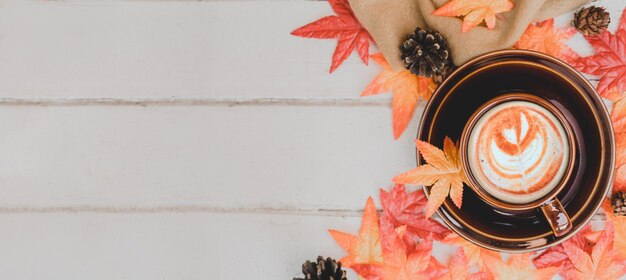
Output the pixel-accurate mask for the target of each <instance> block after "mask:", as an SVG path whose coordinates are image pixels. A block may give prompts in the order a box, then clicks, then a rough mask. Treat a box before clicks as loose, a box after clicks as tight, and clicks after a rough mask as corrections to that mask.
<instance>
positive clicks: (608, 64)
mask: <svg viewBox="0 0 626 280" xmlns="http://www.w3.org/2000/svg"><path fill="white" fill-rule="evenodd" d="M585 39H586V40H587V42H589V44H591V46H592V47H593V48H594V49H595V51H596V53H595V54H594V55H590V56H587V57H582V58H579V59H577V60H575V61H574V62H573V63H572V65H573V66H574V67H576V69H578V70H579V71H581V72H584V73H587V74H591V75H595V76H599V77H600V82H599V83H598V88H597V89H598V92H599V93H600V95H601V96H605V95H606V94H607V93H609V91H610V90H612V89H613V88H616V89H617V90H619V91H624V90H626V10H624V12H623V13H622V18H621V19H620V23H619V26H618V28H617V31H616V32H615V34H611V32H609V31H607V30H604V32H602V34H600V35H598V36H585Z"/></svg>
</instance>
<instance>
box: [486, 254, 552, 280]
mask: <svg viewBox="0 0 626 280" xmlns="http://www.w3.org/2000/svg"><path fill="white" fill-rule="evenodd" d="M558 272H559V268H558V267H546V268H542V269H537V268H535V266H534V265H533V262H532V253H525V254H512V255H510V256H509V259H508V260H507V261H506V262H504V261H500V262H498V263H497V264H496V269H495V271H494V274H495V276H496V278H497V279H507V280H528V279H537V280H543V279H546V280H548V279H552V277H554V275H556V274H557V273H558Z"/></svg>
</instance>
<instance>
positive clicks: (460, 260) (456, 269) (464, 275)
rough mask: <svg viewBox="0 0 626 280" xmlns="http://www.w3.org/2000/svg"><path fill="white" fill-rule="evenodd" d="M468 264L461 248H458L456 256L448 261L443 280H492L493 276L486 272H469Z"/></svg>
mask: <svg viewBox="0 0 626 280" xmlns="http://www.w3.org/2000/svg"><path fill="white" fill-rule="evenodd" d="M470 268H471V267H470V263H469V261H468V259H467V257H466V256H465V253H464V251H463V248H459V249H457V251H456V254H455V255H454V256H453V257H452V259H451V260H450V264H449V265H448V273H447V274H446V276H445V277H444V278H443V279H446V280H447V279H449V280H467V279H472V280H478V279H482V280H487V279H493V276H492V275H491V273H490V272H488V271H478V272H474V273H471V272H470Z"/></svg>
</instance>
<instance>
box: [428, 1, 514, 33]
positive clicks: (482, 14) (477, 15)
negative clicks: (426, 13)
mask: <svg viewBox="0 0 626 280" xmlns="http://www.w3.org/2000/svg"><path fill="white" fill-rule="evenodd" d="M513 6H514V5H513V2H511V1H509V0H452V1H450V2H448V3H446V4H445V5H443V6H441V7H440V8H439V9H437V10H435V11H434V12H433V15H436V16H452V17H456V16H465V17H464V18H463V25H462V26H461V32H466V31H469V30H470V29H472V28H474V26H476V25H478V24H479V23H481V22H482V21H483V20H484V21H485V23H487V28H489V29H493V28H494V27H495V26H496V14H498V13H503V12H507V11H510V10H511V9H513Z"/></svg>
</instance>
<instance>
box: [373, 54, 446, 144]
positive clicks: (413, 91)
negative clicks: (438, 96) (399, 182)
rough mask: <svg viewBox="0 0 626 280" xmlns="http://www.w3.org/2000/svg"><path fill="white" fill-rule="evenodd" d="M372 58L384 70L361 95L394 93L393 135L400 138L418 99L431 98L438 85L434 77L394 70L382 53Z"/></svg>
mask: <svg viewBox="0 0 626 280" xmlns="http://www.w3.org/2000/svg"><path fill="white" fill-rule="evenodd" d="M371 58H372V60H374V62H376V63H377V64H379V65H381V66H382V67H383V71H382V72H381V73H380V74H378V76H376V77H375V78H374V80H372V81H371V82H370V83H369V85H368V86H367V87H366V88H365V90H363V92H362V93H361V96H370V95H375V94H379V93H384V92H388V91H391V92H392V93H393V101H392V103H393V104H392V111H393V116H392V119H393V136H394V138H395V139H398V138H400V136H401V135H402V132H404V130H405V129H406V127H407V125H408V124H409V121H410V120H411V117H412V116H413V112H414V111H415V106H416V105H417V101H418V100H419V99H420V98H421V99H424V100H428V99H430V96H431V95H432V93H433V91H435V88H436V85H435V82H434V81H433V79H432V78H425V77H422V76H417V75H413V74H411V73H410V72H409V71H408V70H400V71H394V70H392V69H391V66H389V63H387V61H386V60H385V58H384V57H383V56H382V54H380V53H376V54H373V55H372V56H371Z"/></svg>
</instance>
